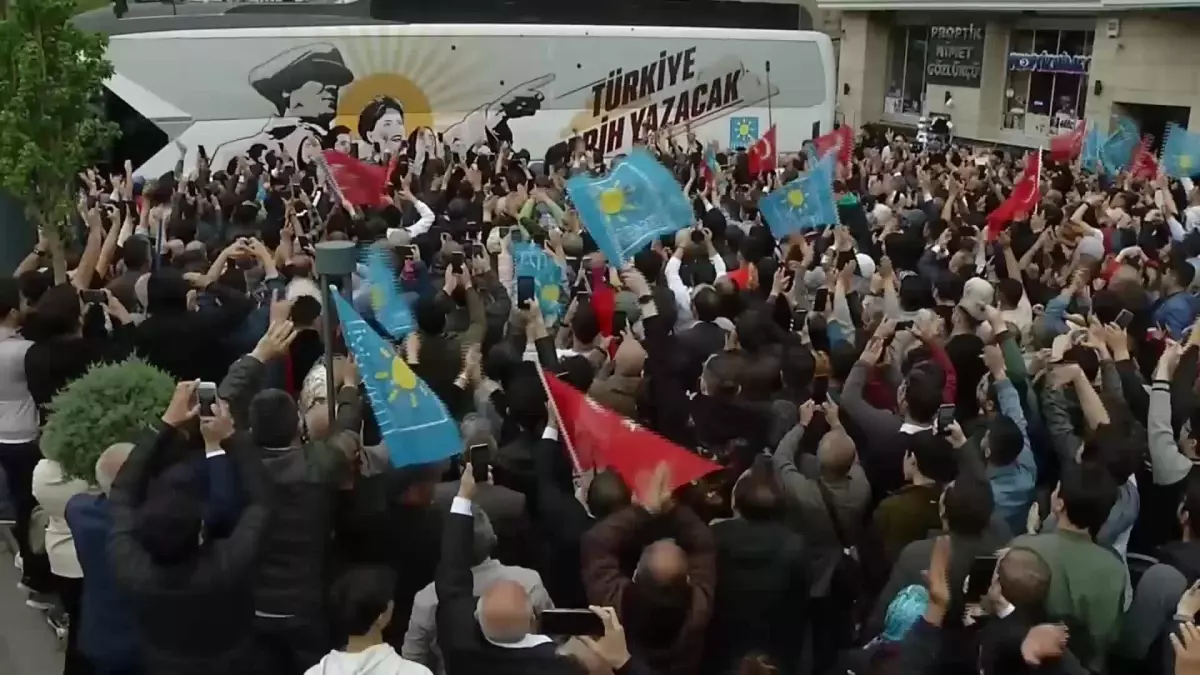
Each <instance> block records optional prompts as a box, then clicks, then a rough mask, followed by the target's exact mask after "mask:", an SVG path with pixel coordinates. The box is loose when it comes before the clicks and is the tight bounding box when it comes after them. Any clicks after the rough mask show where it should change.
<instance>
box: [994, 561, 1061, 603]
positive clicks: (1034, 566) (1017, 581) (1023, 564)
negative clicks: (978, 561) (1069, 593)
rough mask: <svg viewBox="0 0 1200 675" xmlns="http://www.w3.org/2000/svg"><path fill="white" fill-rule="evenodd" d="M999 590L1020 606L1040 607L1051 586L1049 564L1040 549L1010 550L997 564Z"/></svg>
mask: <svg viewBox="0 0 1200 675" xmlns="http://www.w3.org/2000/svg"><path fill="white" fill-rule="evenodd" d="M996 581H997V582H999V584H1000V593H1001V595H1003V596H1004V599H1005V600H1008V601H1009V602H1011V603H1012V604H1013V606H1014V607H1016V608H1017V609H1026V610H1030V609H1038V608H1040V607H1042V606H1043V605H1044V604H1045V602H1046V594H1047V593H1048V592H1049V590H1050V567H1049V566H1048V565H1046V561H1044V560H1042V557H1041V556H1039V555H1038V554H1037V553H1034V552H1033V551H1030V550H1029V549H1024V548H1014V549H1011V550H1009V552H1008V553H1006V554H1005V555H1004V558H1003V559H1001V560H1000V564H999V565H997V567H996Z"/></svg>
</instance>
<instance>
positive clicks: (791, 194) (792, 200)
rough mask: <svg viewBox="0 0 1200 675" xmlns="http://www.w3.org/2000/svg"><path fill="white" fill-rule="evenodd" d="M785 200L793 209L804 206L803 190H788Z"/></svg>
mask: <svg viewBox="0 0 1200 675" xmlns="http://www.w3.org/2000/svg"><path fill="white" fill-rule="evenodd" d="M787 201H788V205H789V206H791V207H792V208H793V209H798V208H800V207H801V206H804V192H803V191H801V190H788V193H787Z"/></svg>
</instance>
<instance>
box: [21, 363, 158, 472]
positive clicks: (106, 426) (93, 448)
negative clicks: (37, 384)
mask: <svg viewBox="0 0 1200 675" xmlns="http://www.w3.org/2000/svg"><path fill="white" fill-rule="evenodd" d="M174 392H175V381H174V380H173V379H171V376H170V375H167V374H166V373H164V372H163V371H161V370H159V369H157V368H155V367H154V366H151V365H149V364H147V363H146V362H144V361H141V360H138V359H136V358H133V359H129V360H127V361H125V362H123V363H117V364H101V365H95V366H92V368H91V369H90V370H88V372H87V374H85V375H84V376H83V377H81V378H79V379H77V380H75V381H74V382H71V383H70V384H69V385H67V387H66V388H65V389H63V390H62V391H60V392H59V393H58V394H57V395H56V396H55V397H54V400H52V401H51V402H50V415H49V417H48V418H47V419H46V426H45V428H44V429H43V431H42V439H41V447H42V453H43V454H44V455H45V456H46V457H47V458H49V459H52V460H54V461H56V462H58V463H59V464H60V465H62V468H63V473H65V474H66V475H67V477H68V478H82V479H84V480H86V481H88V482H90V483H93V484H94V483H95V482H96V472H95V471H96V460H97V459H99V458H100V454H101V453H103V452H104V451H105V450H106V449H107V448H108V446H110V445H112V444H114V443H133V442H136V441H137V439H138V435H139V434H140V433H142V432H143V431H145V430H146V429H148V428H149V427H150V425H152V424H153V423H154V421H155V420H157V419H159V418H160V417H162V414H163V411H164V410H166V409H167V404H168V403H170V402H171V395H172V394H173V393H174Z"/></svg>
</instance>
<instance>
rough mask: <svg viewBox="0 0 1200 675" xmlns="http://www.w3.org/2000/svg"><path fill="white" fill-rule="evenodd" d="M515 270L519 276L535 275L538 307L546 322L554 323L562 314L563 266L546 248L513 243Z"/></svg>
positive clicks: (524, 243) (534, 283)
mask: <svg viewBox="0 0 1200 675" xmlns="http://www.w3.org/2000/svg"><path fill="white" fill-rule="evenodd" d="M512 256H513V270H514V271H515V273H516V276H518V277H533V287H534V291H535V293H536V294H537V300H538V307H540V308H541V310H542V317H543V318H545V319H546V324H547V325H549V324H552V323H554V322H555V321H558V319H559V318H560V317H561V316H562V313H563V306H562V302H560V300H559V299H560V298H561V297H562V296H563V284H564V283H565V281H564V275H563V269H562V267H561V266H560V265H559V264H558V263H557V262H555V260H554V258H552V257H550V254H549V253H546V251H545V249H543V248H542V247H540V246H538V245H536V244H530V243H528V242H521V243H519V244H513V247H512Z"/></svg>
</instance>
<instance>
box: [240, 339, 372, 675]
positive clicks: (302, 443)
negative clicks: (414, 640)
mask: <svg viewBox="0 0 1200 675" xmlns="http://www.w3.org/2000/svg"><path fill="white" fill-rule="evenodd" d="M294 337H295V333H294V331H293V330H292V324H291V322H288V321H283V322H276V323H273V324H272V325H271V326H270V328H268V329H267V333H266V335H264V336H263V338H262V339H261V340H259V343H258V345H257V346H256V347H255V348H254V351H253V352H251V353H250V354H247V355H246V356H244V357H242V358H241V359H238V361H237V363H235V364H233V367H232V368H230V369H229V374H228V375H227V376H226V377H225V380H224V381H223V382H221V387H220V393H221V395H222V397H223V398H224V399H226V400H228V401H230V402H231V403H232V404H233V405H234V406H235V407H236V408H237V409H238V410H239V414H238V415H236V416H235V417H236V419H238V420H244V421H245V422H247V423H248V426H249V430H250V433H251V436H252V437H253V439H254V442H255V444H256V445H257V446H258V447H259V448H260V450H261V453H262V459H263V464H264V465H265V467H266V469H267V474H268V475H269V476H270V480H271V483H272V485H273V487H274V491H275V493H276V496H277V503H276V504H277V508H276V510H275V512H274V514H273V518H274V521H273V523H272V526H271V529H270V530H269V531H268V532H267V533H266V536H265V538H264V540H263V542H262V555H261V558H260V560H259V564H258V573H257V580H256V583H255V588H254V596H255V598H254V609H255V642H256V644H257V652H258V659H259V660H258V668H259V672H260V673H264V674H271V673H278V674H280V675H285V674H287V673H295V672H303V671H305V670H307V669H308V668H310V667H311V666H313V665H315V664H316V663H317V662H318V661H320V660H321V657H322V656H324V655H325V653H326V652H328V651H329V648H330V647H331V645H330V644H328V640H329V635H330V630H329V622H328V618H327V613H326V611H325V594H324V589H325V588H326V587H327V585H328V579H329V577H330V575H329V574H328V573H327V570H328V567H329V560H328V558H329V555H330V550H329V545H330V541H331V540H332V532H333V525H334V507H335V505H336V503H337V496H338V495H337V493H338V490H339V488H341V487H343V486H345V485H353V483H352V475H353V474H352V472H351V461H352V459H353V458H354V457H355V456H356V454H357V451H358V443H357V438H358V436H357V431H358V429H359V428H360V427H361V426H362V411H361V402H360V400H359V395H358V376H357V373H356V372H355V371H354V368H353V367H352V366H351V365H350V364H349V362H347V361H344V360H339V361H337V362H335V363H334V369H333V370H334V372H333V374H332V375H331V376H332V377H334V379H335V380H336V387H337V402H336V405H337V410H336V420H335V421H334V427H333V428H332V429H330V432H331V433H330V435H329V437H328V438H313V439H308V438H304V437H303V431H304V429H306V428H307V425H302V424H301V422H300V418H299V416H298V411H297V407H296V402H295V400H294V399H292V397H291V396H290V395H289V394H288V393H287V392H285V391H283V390H281V389H267V390H263V391H260V389H261V387H262V382H263V379H264V377H265V375H266V369H267V364H268V363H269V362H271V361H272V360H274V359H277V358H281V357H282V356H283V355H284V354H286V353H287V349H288V345H289V344H290V343H291V340H292V339H293V338H294ZM243 406H244V407H243ZM312 414H313V415H315V416H323V415H325V414H326V413H325V411H324V409H314V410H313V411H312Z"/></svg>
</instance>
